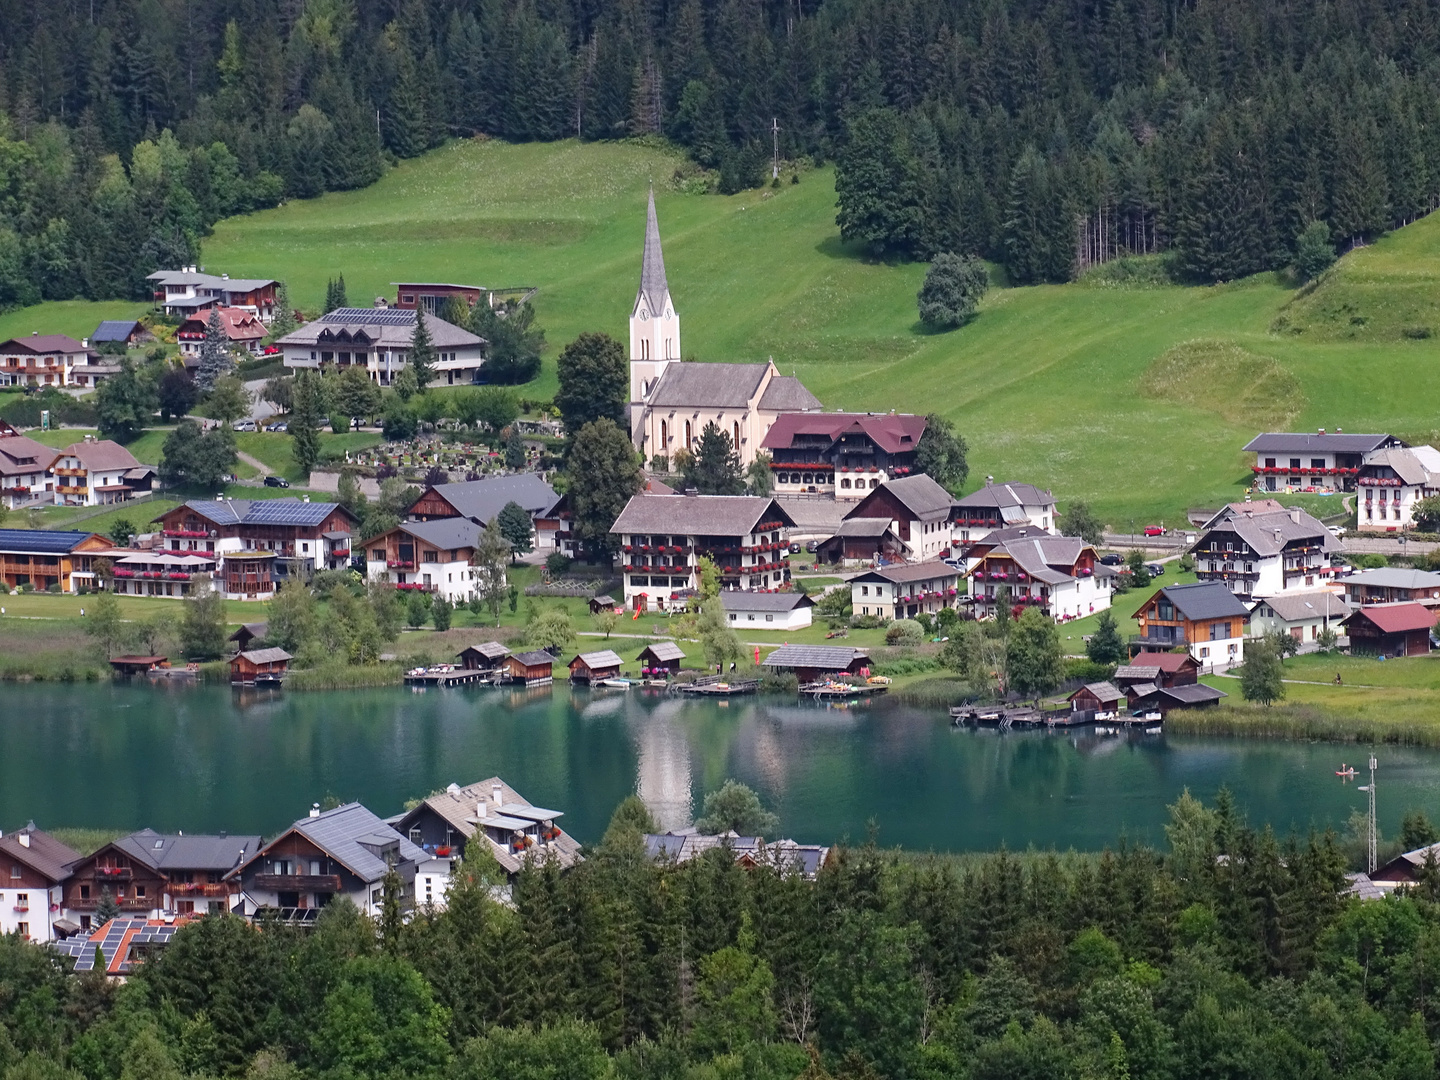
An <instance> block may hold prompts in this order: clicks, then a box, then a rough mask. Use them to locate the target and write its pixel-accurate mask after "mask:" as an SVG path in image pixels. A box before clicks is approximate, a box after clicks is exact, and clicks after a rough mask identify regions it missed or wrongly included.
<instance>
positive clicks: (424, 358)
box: [406, 309, 437, 394]
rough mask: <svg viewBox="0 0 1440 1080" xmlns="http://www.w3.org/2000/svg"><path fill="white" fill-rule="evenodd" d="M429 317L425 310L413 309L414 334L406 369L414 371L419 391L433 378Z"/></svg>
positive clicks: (432, 347) (433, 352) (423, 391)
mask: <svg viewBox="0 0 1440 1080" xmlns="http://www.w3.org/2000/svg"><path fill="white" fill-rule="evenodd" d="M429 320H430V317H429V316H428V315H426V314H425V312H423V311H421V310H419V309H416V311H415V336H414V338H413V339H411V343H410V356H409V362H408V363H407V364H406V367H407V369H408V370H410V371H412V372H414V375H415V386H416V389H417V391H418V392H419V393H421V394H423V393H425V388H426V387H427V386H429V385H430V383H431V381H432V380H433V379H434V378H435V361H436V359H437V357H436V352H435V343H434V341H433V339H432V338H431V336H430V321H429Z"/></svg>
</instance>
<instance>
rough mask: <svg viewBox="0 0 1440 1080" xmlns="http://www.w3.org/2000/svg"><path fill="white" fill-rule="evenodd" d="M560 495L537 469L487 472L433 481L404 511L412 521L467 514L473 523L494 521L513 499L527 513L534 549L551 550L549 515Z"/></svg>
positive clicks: (554, 523)
mask: <svg viewBox="0 0 1440 1080" xmlns="http://www.w3.org/2000/svg"><path fill="white" fill-rule="evenodd" d="M559 500H560V497H559V496H558V495H556V494H555V489H554V488H552V487H551V486H550V485H549V484H547V483H546V482H545V481H544V479H543V478H542V477H540V476H539V475H538V474H536V473H518V474H516V475H513V476H488V477H485V478H484V479H482V480H466V481H464V482H462V483H458V484H432V485H431V486H429V487H427V488H426V489H425V490H424V491H423V492H422V493H421V495H420V497H419V498H418V499H416V500H415V502H414V504H413V505H412V506H411V507H410V511H409V514H408V515H407V516H408V517H410V518H411V519H412V520H415V521H436V520H439V519H442V518H466V519H467V520H469V521H472V522H474V523H475V524H476V525H482V526H483V525H488V524H489V523H490V522H492V521H494V520H495V518H496V517H497V516H498V515H499V513H500V511H501V510H503V509H505V506H506V504H507V503H511V502H513V503H515V504H516V505H518V506H520V507H521V508H522V509H523V510H524V511H525V512H526V513H527V514H529V515H530V521H531V525H532V527H533V529H534V531H533V532H532V533H531V537H532V544H533V546H534V549H535V550H536V551H547V550H553V549H554V548H555V543H556V534H557V532H558V531H559V528H558V526H559V522H558V520H556V519H554V518H553V517H551V515H552V513H553V511H554V510H555V506H556V503H558V502H559Z"/></svg>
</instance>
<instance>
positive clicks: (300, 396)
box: [286, 371, 325, 475]
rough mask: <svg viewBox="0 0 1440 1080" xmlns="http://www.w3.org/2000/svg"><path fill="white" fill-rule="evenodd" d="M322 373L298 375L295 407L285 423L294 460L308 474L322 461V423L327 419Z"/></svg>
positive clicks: (301, 373)
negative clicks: (321, 380) (321, 382)
mask: <svg viewBox="0 0 1440 1080" xmlns="http://www.w3.org/2000/svg"><path fill="white" fill-rule="evenodd" d="M322 393H323V391H322V389H321V386H320V376H319V375H317V374H315V373H313V372H309V371H301V372H300V373H299V374H297V375H296V376H295V390H294V409H293V411H292V412H291V413H290V420H289V422H288V425H287V427H286V430H287V432H288V433H289V435H290V438H291V440H292V444H291V452H292V453H293V454H294V456H295V463H296V464H297V465H299V466H300V468H301V470H302V471H303V472H305V473H306V474H307V475H308V474H309V473H310V471H311V470H312V469H314V468H315V466H316V465H318V464H319V463H320V425H321V424H322V423H323V422H324V419H325V407H324V400H323V398H322Z"/></svg>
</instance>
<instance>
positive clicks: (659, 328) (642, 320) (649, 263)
mask: <svg viewBox="0 0 1440 1080" xmlns="http://www.w3.org/2000/svg"><path fill="white" fill-rule="evenodd" d="M679 359H680V316H679V315H677V314H675V305H674V303H673V302H672V301H671V299H670V286H669V285H668V284H666V281H665V256H664V255H663V254H661V252H660V222H659V221H658V220H657V219H656V217H655V189H654V188H653V187H652V188H651V189H650V208H649V211H648V213H647V214H646V218H645V255H644V258H643V259H642V261H641V264H640V290H639V292H637V293H636V294H635V306H634V307H633V308H632V309H631V311H630V400H631V401H644V400H645V398H646V397H647V396H648V395H649V393H650V391H651V390H652V389H653V388H654V386H655V383H656V382H658V381H659V379H660V376H661V375H662V374H664V372H665V369H666V367H668V366H669V365H670V363H671V362H672V361H676V360H679Z"/></svg>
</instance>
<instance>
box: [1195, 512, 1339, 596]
mask: <svg viewBox="0 0 1440 1080" xmlns="http://www.w3.org/2000/svg"><path fill="white" fill-rule="evenodd" d="M1339 551H1340V543H1339V541H1337V540H1336V539H1335V537H1334V536H1333V535H1332V534H1331V532H1330V530H1329V529H1327V528H1326V527H1325V526H1324V525H1322V524H1321V523H1320V522H1319V521H1317V520H1315V518H1313V517H1311V516H1310V515H1309V514H1307V513H1306V512H1305V511H1304V510H1301V509H1300V508H1299V507H1298V506H1291V507H1284V506H1281V505H1280V504H1279V503H1278V502H1276V501H1275V500H1274V499H1262V500H1260V501H1259V502H1243V503H1231V504H1230V505H1229V506H1227V507H1225V508H1224V509H1223V510H1221V511H1219V512H1218V513H1217V514H1215V516H1214V517H1212V518H1211V519H1210V520H1209V521H1207V522H1206V523H1205V526H1204V529H1203V531H1202V532H1201V533H1200V538H1199V540H1197V541H1196V542H1195V544H1194V546H1193V547H1191V548H1190V555H1191V557H1192V558H1193V559H1194V560H1195V571H1196V576H1197V577H1198V578H1199V579H1200V580H1201V581H1207V582H1217V583H1220V584H1223V585H1224V586H1225V587H1226V588H1228V589H1229V590H1230V591H1231V592H1233V593H1235V594H1236V595H1238V596H1242V597H1245V598H1246V599H1250V598H1258V597H1264V596H1278V595H1279V594H1281V593H1287V592H1309V591H1313V590H1315V589H1317V588H1321V587H1323V586H1324V584H1325V583H1326V582H1327V581H1330V580H1332V579H1334V578H1335V577H1337V576H1339V575H1340V574H1342V573H1343V572H1344V568H1343V567H1340V566H1334V565H1331V555H1332V554H1334V553H1338V552H1339Z"/></svg>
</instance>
